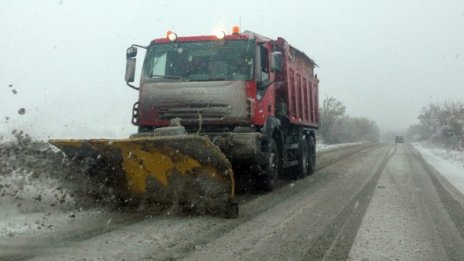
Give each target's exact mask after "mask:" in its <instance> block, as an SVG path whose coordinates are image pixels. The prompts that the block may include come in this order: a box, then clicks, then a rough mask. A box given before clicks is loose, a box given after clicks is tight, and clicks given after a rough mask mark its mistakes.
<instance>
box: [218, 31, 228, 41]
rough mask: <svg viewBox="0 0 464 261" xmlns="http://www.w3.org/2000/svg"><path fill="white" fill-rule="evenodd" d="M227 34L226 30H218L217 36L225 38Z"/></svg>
mask: <svg viewBox="0 0 464 261" xmlns="http://www.w3.org/2000/svg"><path fill="white" fill-rule="evenodd" d="M225 36H226V33H225V32H224V31H220V32H217V33H216V37H217V39H219V40H222V39H224V37H225Z"/></svg>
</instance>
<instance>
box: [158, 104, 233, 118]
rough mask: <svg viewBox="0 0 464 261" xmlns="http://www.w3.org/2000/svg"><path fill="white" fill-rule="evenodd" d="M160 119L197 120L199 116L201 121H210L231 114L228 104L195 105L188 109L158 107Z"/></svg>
mask: <svg viewBox="0 0 464 261" xmlns="http://www.w3.org/2000/svg"><path fill="white" fill-rule="evenodd" d="M158 111H159V114H160V116H161V119H173V118H176V117H179V118H181V119H192V120H195V119H199V118H200V115H201V118H202V119H203V120H207V119H212V120H220V119H222V118H224V116H226V115H228V114H231V112H232V108H231V106H230V105H228V104H220V105H217V104H215V105H205V106H202V105H195V106H188V107H179V106H172V107H165V106H163V107H158Z"/></svg>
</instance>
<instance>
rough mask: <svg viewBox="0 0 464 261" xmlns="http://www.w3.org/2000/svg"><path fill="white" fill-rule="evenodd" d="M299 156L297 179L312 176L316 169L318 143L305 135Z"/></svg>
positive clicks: (301, 141)
mask: <svg viewBox="0 0 464 261" xmlns="http://www.w3.org/2000/svg"><path fill="white" fill-rule="evenodd" d="M308 137H309V138H308ZM298 155H299V156H298V167H297V172H296V176H297V178H304V177H306V176H308V175H311V174H312V173H313V172H314V169H315V167H316V142H315V141H314V137H313V136H307V135H303V137H302V138H301V140H300V144H299V153H298Z"/></svg>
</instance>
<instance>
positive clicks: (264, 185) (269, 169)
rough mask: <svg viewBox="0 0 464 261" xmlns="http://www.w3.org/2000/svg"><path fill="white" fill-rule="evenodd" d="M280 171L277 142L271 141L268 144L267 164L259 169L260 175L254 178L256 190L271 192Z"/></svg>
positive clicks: (279, 154) (280, 158) (279, 155)
mask: <svg viewBox="0 0 464 261" xmlns="http://www.w3.org/2000/svg"><path fill="white" fill-rule="evenodd" d="M281 170H282V156H281V153H280V151H279V148H278V146H277V142H276V141H275V140H274V139H271V141H270V144H269V163H268V164H267V165H266V166H262V167H261V171H260V173H258V175H257V176H256V189H258V190H264V191H271V190H273V189H274V186H275V183H276V182H277V178H278V177H279V171H281Z"/></svg>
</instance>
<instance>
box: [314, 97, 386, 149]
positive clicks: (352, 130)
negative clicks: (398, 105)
mask: <svg viewBox="0 0 464 261" xmlns="http://www.w3.org/2000/svg"><path fill="white" fill-rule="evenodd" d="M345 111H346V107H345V105H344V104H343V103H342V102H340V101H338V100H336V99H335V98H334V97H326V98H325V99H324V101H323V102H322V108H319V114H320V127H319V130H318V135H319V136H320V137H321V138H322V139H323V140H324V142H325V143H326V144H336V143H346V142H361V141H368V142H378V141H379V139H380V132H379V128H378V127H377V124H376V123H375V122H374V121H372V120H369V119H367V118H362V117H361V118H358V117H351V116H348V115H346V114H345Z"/></svg>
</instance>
